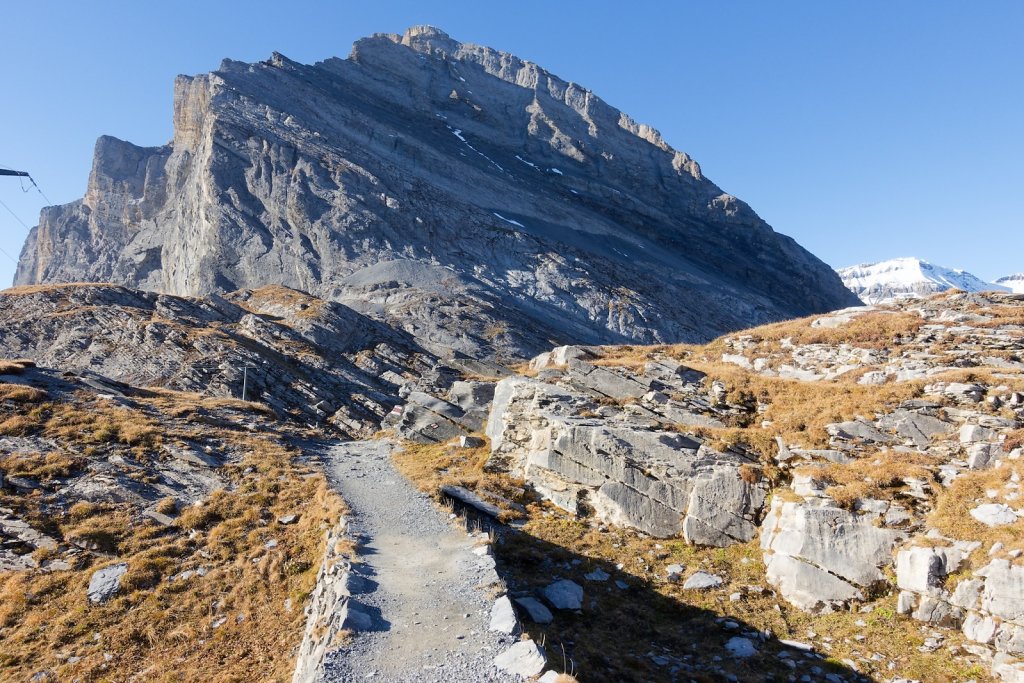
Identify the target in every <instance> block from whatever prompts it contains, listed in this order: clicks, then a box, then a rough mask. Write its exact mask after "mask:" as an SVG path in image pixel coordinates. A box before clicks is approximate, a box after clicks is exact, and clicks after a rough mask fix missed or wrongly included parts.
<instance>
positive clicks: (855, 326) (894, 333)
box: [729, 311, 925, 349]
mask: <svg viewBox="0 0 1024 683" xmlns="http://www.w3.org/2000/svg"><path fill="white" fill-rule="evenodd" d="M819 317H821V316H813V317H810V318H801V319H800V320H793V321H786V322H781V323H775V324H774V325H764V326H762V327H757V328H754V329H752V330H745V331H743V332H737V333H735V334H732V335H729V336H730V337H736V336H741V335H751V336H752V337H753V341H755V342H765V341H781V340H783V339H786V338H789V339H791V340H792V342H793V343H794V344H797V345H804V344H831V345H838V344H850V345H852V346H856V347H859V348H869V349H882V348H889V347H891V346H893V344H898V343H899V342H900V340H902V339H908V338H910V337H912V336H914V335H916V334H917V332H918V331H919V330H920V329H921V327H922V326H923V325H924V324H925V320H924V318H922V317H921V316H919V315H917V314H916V313H904V312H890V311H871V312H868V313H863V314H861V315H858V316H856V317H855V318H853V319H852V320H851V321H850V322H848V323H845V324H843V325H840V326H839V327H833V328H829V327H811V322H813V321H814V320H815V319H816V318H819Z"/></svg>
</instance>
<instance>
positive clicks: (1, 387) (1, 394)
mask: <svg viewBox="0 0 1024 683" xmlns="http://www.w3.org/2000/svg"><path fill="white" fill-rule="evenodd" d="M0 374H2V373H0ZM45 398H46V392H45V391H43V390H42V389H36V388H35V387H30V386H25V385H24V384H7V383H4V382H0V401H14V402H15V403H38V402H39V401H42V400H43V399H45Z"/></svg>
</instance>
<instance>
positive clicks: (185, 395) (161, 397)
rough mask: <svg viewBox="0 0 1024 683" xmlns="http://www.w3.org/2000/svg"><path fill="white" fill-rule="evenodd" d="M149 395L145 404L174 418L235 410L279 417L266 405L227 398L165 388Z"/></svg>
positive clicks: (153, 389)
mask: <svg viewBox="0 0 1024 683" xmlns="http://www.w3.org/2000/svg"><path fill="white" fill-rule="evenodd" d="M146 392H147V393H148V394H149V396H148V398H146V399H145V403H147V404H149V405H152V406H154V407H157V408H159V409H160V410H162V411H164V412H167V413H169V414H170V415H172V416H174V417H187V416H189V415H192V414H194V413H198V412H201V411H207V412H209V411H218V410H233V411H240V412H255V413H259V414H261V415H265V416H267V417H274V418H276V417H279V416H278V415H277V413H275V412H274V409H273V408H271V407H270V406H268V405H267V404H265V403H259V402H256V401H243V400H242V399H240V398H231V397H227V396H205V395H203V394H196V393H193V392H189V391H177V390H175V389H166V388H163V387H151V388H149V389H146Z"/></svg>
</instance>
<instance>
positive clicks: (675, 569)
mask: <svg viewBox="0 0 1024 683" xmlns="http://www.w3.org/2000/svg"><path fill="white" fill-rule="evenodd" d="M685 570H686V567H684V566H683V565H681V564H670V565H669V566H667V567H665V580H666V581H672V582H675V581H678V580H679V579H680V578H682V576H683V572H684V571H685Z"/></svg>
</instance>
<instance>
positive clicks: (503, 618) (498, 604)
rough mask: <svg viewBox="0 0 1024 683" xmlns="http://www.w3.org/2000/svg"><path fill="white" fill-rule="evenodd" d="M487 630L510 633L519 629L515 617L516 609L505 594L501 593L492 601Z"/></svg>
mask: <svg viewBox="0 0 1024 683" xmlns="http://www.w3.org/2000/svg"><path fill="white" fill-rule="evenodd" d="M488 629H489V630H491V631H494V632H496V633H504V634H506V635H512V634H513V633H515V632H516V631H518V630H519V620H518V619H516V611H515V610H514V609H513V608H512V601H511V600H509V599H508V596H507V595H503V596H501V597H500V598H498V599H497V600H495V601H494V606H493V607H492V608H491V623H490V626H489V627H488Z"/></svg>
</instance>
